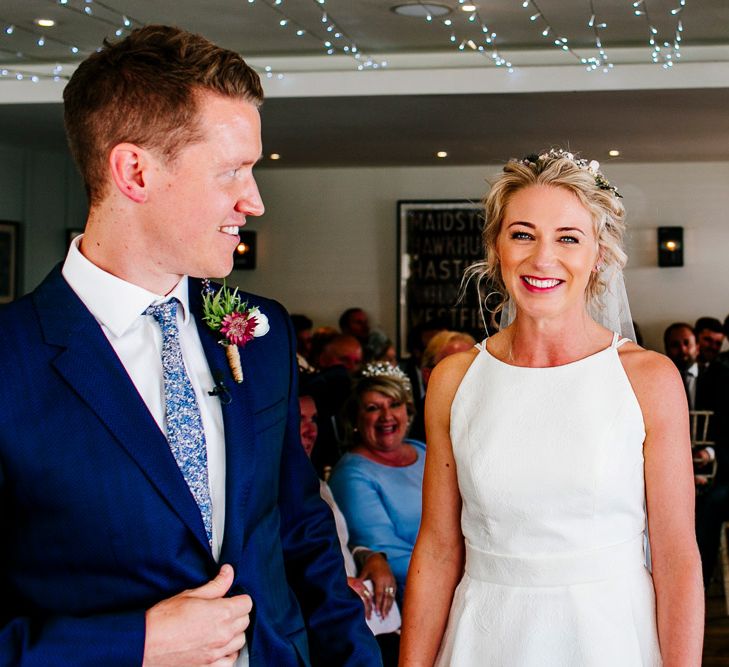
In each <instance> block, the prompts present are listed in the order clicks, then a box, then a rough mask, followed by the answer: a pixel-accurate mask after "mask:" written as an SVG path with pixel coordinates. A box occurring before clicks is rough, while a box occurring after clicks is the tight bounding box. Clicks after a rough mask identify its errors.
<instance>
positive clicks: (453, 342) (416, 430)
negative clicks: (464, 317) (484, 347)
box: [410, 331, 476, 442]
mask: <svg viewBox="0 0 729 667" xmlns="http://www.w3.org/2000/svg"><path fill="white" fill-rule="evenodd" d="M475 344H476V341H475V340H474V338H473V336H471V335H470V334H467V333H461V332H460V331H440V332H438V333H437V334H435V336H433V337H432V338H431V339H430V342H429V343H428V345H427V347H426V348H425V352H424V353H423V359H422V362H421V369H420V372H421V374H422V377H423V385H424V386H425V388H426V390H427V387H428V380H429V379H430V374H431V373H432V372H433V369H434V368H435V367H436V366H437V365H438V363H439V362H440V361H442V360H443V359H445V358H446V357H448V356H450V355H451V354H455V353H456V352H465V351H467V350H470V349H471V348H472V347H473V346H474V345H475ZM423 413H424V410H420V411H419V412H416V413H415V416H414V417H413V424H412V426H411V427H410V435H411V436H412V437H413V438H416V439H417V440H422V441H423V442H425V421H424V414H423Z"/></svg>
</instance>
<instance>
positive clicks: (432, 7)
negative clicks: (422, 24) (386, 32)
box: [390, 2, 451, 19]
mask: <svg viewBox="0 0 729 667" xmlns="http://www.w3.org/2000/svg"><path fill="white" fill-rule="evenodd" d="M390 11H393V12H395V14H399V15H400V16H410V17H411V18H416V19H427V18H428V17H429V16H430V17H431V18H432V17H434V16H445V15H446V14H450V13H451V8H450V7H446V6H445V5H437V4H435V3H432V2H409V3H407V4H403V5H395V6H394V7H390Z"/></svg>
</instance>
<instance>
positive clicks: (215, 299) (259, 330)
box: [202, 280, 270, 382]
mask: <svg viewBox="0 0 729 667" xmlns="http://www.w3.org/2000/svg"><path fill="white" fill-rule="evenodd" d="M202 296H203V321H204V322H205V323H206V324H207V325H208V327H209V328H210V329H212V330H213V331H217V332H218V333H219V334H220V340H219V341H218V342H219V343H220V344H221V345H222V346H223V347H224V348H225V356H226V357H227V358H228V363H229V364H230V370H231V371H232V373H233V379H234V380H235V381H236V382H243V366H242V365H241V361H240V351H239V350H238V348H239V347H243V346H244V345H245V344H246V343H248V342H249V341H251V340H253V339H254V338H260V337H261V336H265V335H266V334H267V333H268V330H269V328H270V327H269V326H268V318H267V317H266V316H265V315H264V314H263V313H262V312H261V311H260V310H259V308H258V307H257V306H252V307H251V308H249V307H248V302H247V301H243V300H242V299H241V297H240V295H239V294H238V288H237V287H236V288H235V289H234V290H232V291H231V290H230V289H229V288H228V287H227V286H226V285H225V283H223V286H222V287H221V288H220V289H219V290H218V291H217V292H216V291H215V290H214V289H213V288H212V287H211V286H210V281H209V280H204V281H203V295H202Z"/></svg>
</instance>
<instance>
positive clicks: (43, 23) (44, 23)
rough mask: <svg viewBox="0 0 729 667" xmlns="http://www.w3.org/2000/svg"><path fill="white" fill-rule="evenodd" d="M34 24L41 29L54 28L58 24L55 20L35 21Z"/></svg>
mask: <svg viewBox="0 0 729 667" xmlns="http://www.w3.org/2000/svg"><path fill="white" fill-rule="evenodd" d="M33 23H35V24H36V25H39V26H40V27H41V28H52V27H53V26H54V25H56V22H55V21H54V20H53V19H35V20H34V21H33Z"/></svg>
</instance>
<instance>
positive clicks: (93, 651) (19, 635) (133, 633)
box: [0, 611, 144, 667]
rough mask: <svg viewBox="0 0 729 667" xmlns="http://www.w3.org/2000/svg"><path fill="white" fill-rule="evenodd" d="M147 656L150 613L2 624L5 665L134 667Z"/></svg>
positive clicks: (2, 662)
mask: <svg viewBox="0 0 729 667" xmlns="http://www.w3.org/2000/svg"><path fill="white" fill-rule="evenodd" d="M143 655H144V612H143V611H141V612H129V613H126V614H108V615H98V616H93V617H87V618H72V617H68V616H51V617H49V618H45V619H43V620H42V621H40V620H31V619H30V618H24V617H15V618H12V619H10V620H9V621H7V622H5V623H4V624H3V625H2V627H1V628H0V665H1V666H2V667H67V666H68V665H74V667H97V666H98V665H104V666H105V667H129V666H130V665H141V664H142V657H143Z"/></svg>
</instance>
